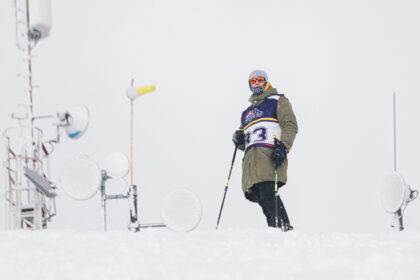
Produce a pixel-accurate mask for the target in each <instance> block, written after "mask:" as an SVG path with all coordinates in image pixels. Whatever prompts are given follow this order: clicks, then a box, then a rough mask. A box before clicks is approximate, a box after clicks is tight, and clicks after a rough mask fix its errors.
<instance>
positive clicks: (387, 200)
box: [381, 172, 407, 213]
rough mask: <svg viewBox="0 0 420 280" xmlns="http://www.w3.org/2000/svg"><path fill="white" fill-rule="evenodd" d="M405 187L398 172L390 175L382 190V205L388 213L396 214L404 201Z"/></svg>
mask: <svg viewBox="0 0 420 280" xmlns="http://www.w3.org/2000/svg"><path fill="white" fill-rule="evenodd" d="M406 192H407V187H406V184H405V182H404V179H403V177H402V176H401V175H400V174H399V173H398V172H393V173H392V174H390V175H389V176H388V177H387V179H386V181H385V185H384V187H383V189H382V196H381V199H382V205H383V207H384V209H385V211H387V212H389V213H395V212H397V211H398V210H399V209H400V208H401V206H402V205H403V203H404V202H405V200H406Z"/></svg>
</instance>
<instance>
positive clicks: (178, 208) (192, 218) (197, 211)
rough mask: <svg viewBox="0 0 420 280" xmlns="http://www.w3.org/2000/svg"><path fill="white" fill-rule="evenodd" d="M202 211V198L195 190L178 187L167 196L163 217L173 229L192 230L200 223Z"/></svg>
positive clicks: (166, 223) (165, 222)
mask: <svg viewBox="0 0 420 280" xmlns="http://www.w3.org/2000/svg"><path fill="white" fill-rule="evenodd" d="M201 212H202V210H201V202H200V199H199V198H198V197H197V196H196V195H195V194H194V193H193V192H191V191H190V190H187V189H177V190H174V191H172V192H171V193H169V194H168V195H167V196H166V197H165V199H164V202H163V207H162V219H163V222H164V224H165V225H166V226H167V227H168V228H169V229H171V230H173V231H184V232H185V231H192V230H193V229H194V228H196V227H197V226H198V224H199V223H200V220H201Z"/></svg>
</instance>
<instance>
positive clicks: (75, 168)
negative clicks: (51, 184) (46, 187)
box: [60, 155, 102, 200]
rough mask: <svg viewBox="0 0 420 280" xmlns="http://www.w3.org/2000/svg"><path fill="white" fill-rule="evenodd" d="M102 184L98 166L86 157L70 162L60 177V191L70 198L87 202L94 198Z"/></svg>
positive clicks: (78, 157)
mask: <svg viewBox="0 0 420 280" xmlns="http://www.w3.org/2000/svg"><path fill="white" fill-rule="evenodd" d="M101 183H102V172H101V170H100V169H99V167H98V165H97V164H96V163H95V162H94V161H93V160H92V159H90V158H89V157H88V156H86V155H81V156H77V157H75V158H74V159H72V160H70V161H69V162H68V163H67V164H66V166H65V167H64V169H63V172H62V173H61V177H60V187H61V189H62V190H63V191H64V192H65V193H66V194H67V195H68V196H70V197H71V198H73V199H76V200H87V199H89V198H91V197H92V196H94V195H95V194H96V192H97V191H98V190H99V188H100V186H101Z"/></svg>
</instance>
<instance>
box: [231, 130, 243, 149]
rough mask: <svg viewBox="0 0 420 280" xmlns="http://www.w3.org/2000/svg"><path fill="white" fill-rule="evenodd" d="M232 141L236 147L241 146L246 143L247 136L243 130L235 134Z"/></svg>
mask: <svg viewBox="0 0 420 280" xmlns="http://www.w3.org/2000/svg"><path fill="white" fill-rule="evenodd" d="M232 141H233V144H235V146H236V147H237V146H240V145H243V144H244V143H245V134H244V132H243V131H242V130H237V131H235V133H233V136H232Z"/></svg>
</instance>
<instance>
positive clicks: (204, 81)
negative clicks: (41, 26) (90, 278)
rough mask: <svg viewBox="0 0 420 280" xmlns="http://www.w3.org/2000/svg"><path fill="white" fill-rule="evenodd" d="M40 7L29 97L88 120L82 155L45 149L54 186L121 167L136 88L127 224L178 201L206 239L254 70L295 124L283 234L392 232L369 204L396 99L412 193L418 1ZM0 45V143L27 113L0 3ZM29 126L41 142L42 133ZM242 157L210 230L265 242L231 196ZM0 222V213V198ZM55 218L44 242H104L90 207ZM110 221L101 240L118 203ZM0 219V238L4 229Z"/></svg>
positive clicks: (64, 210) (68, 148)
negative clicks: (134, 188)
mask: <svg viewBox="0 0 420 280" xmlns="http://www.w3.org/2000/svg"><path fill="white" fill-rule="evenodd" d="M52 2H53V3H52V17H53V28H52V30H51V34H50V37H48V38H46V39H43V40H41V41H40V42H39V43H38V45H37V46H36V48H35V50H34V54H35V55H37V58H35V59H34V61H33V79H34V83H35V84H37V85H39V86H40V88H39V89H37V90H36V91H35V92H34V110H35V114H38V115H41V114H51V113H55V112H57V111H62V110H65V109H66V108H71V107H72V106H74V105H78V104H84V105H86V106H88V108H89V110H90V114H91V119H90V125H89V129H88V131H87V132H86V134H85V135H84V136H83V137H82V138H81V139H80V140H77V141H74V140H70V139H68V138H64V137H63V139H62V142H61V143H60V144H59V145H57V146H56V148H55V152H54V154H53V155H52V159H51V178H50V180H52V181H54V182H56V183H57V184H58V185H59V177H60V173H61V170H62V168H63V166H64V164H65V163H66V162H67V161H68V160H70V159H71V158H73V157H74V156H76V155H79V154H87V155H89V156H90V157H91V158H92V159H94V160H95V161H96V162H97V163H98V164H99V165H100V166H103V165H104V161H105V158H106V156H107V154H108V153H110V152H114V151H120V152H124V153H126V154H127V155H129V143H130V142H129V137H130V131H129V120H130V114H129V113H130V111H129V109H130V107H129V101H128V99H127V98H126V97H125V90H126V88H127V87H128V86H129V83H130V79H131V78H134V79H135V83H136V84H137V85H149V84H154V85H156V87H157V90H156V92H154V93H152V94H150V95H146V96H144V97H141V98H139V99H137V100H136V101H135V104H134V108H135V109H134V110H135V136H134V137H135V148H134V149H135V150H134V151H135V152H134V153H135V163H134V166H135V167H134V171H135V175H134V180H135V183H136V184H137V185H139V187H140V194H139V207H140V209H139V212H140V218H141V220H140V221H141V222H158V221H161V218H160V206H161V201H162V197H163V196H164V195H165V194H166V193H168V192H169V191H170V190H172V189H174V188H181V187H182V188H189V189H190V190H192V191H193V192H195V193H196V194H197V195H198V196H199V197H200V199H201V201H202V204H203V218H202V222H201V224H200V226H199V228H201V229H211V228H214V227H215V225H216V221H217V216H218V213H219V209H220V204H221V201H222V197H223V192H224V186H225V183H226V179H227V176H228V171H229V167H230V163H231V159H232V155H233V150H234V146H233V144H232V142H231V136H232V133H233V131H234V130H235V129H236V128H237V127H238V126H239V119H240V115H241V112H242V111H243V110H244V109H245V108H246V107H247V106H248V101H247V100H248V97H249V96H250V94H251V92H250V90H249V88H248V85H247V77H248V75H249V73H250V72H251V71H252V70H254V69H262V70H265V71H266V72H267V73H268V77H269V81H270V82H271V83H272V85H273V87H275V88H277V90H279V91H280V92H283V93H284V94H285V95H286V96H287V97H288V98H289V100H290V102H291V104H292V106H293V109H294V111H295V114H296V117H297V120H298V124H299V133H298V135H297V137H296V141H295V144H294V146H293V148H292V150H291V152H290V154H289V173H288V177H289V181H288V184H287V185H286V186H285V187H284V188H282V189H281V191H280V195H281V197H282V199H283V201H284V203H285V206H286V208H287V210H288V212H289V217H290V220H291V223H292V224H293V225H294V226H295V228H296V229H298V230H302V231H316V232H330V231H344V232H349V231H356V232H377V231H388V230H390V229H389V224H390V221H391V215H390V214H387V213H385V211H384V210H383V209H382V207H381V203H380V190H381V184H382V182H383V180H384V178H385V176H386V175H387V173H388V172H390V171H392V169H393V130H392V129H393V126H392V93H393V92H394V91H395V92H396V93H397V126H398V134H397V140H398V143H397V146H398V167H397V169H398V170H399V171H400V172H401V173H402V174H403V176H404V178H405V180H406V181H407V183H409V184H411V185H412V186H413V187H414V188H418V189H419V188H420V172H418V170H419V163H418V159H419V158H420V147H419V143H420V133H419V131H418V124H417V123H418V120H419V119H420V110H418V106H419V103H420V102H419V101H420V97H419V94H420V84H419V74H420V52H419V49H420V38H419V36H420V35H419V32H418V30H419V27H420V18H419V16H418V15H419V12H420V3H419V2H418V1H414V0H413V1H383V0H380V1H379V0H378V1H373V0H370V1H358V0H357V1H332V0H331V1H325V0H323V1H309V0H308V1H303V0H301V1H278V0H277V1H274V0H273V1H258V2H256V1H248V0H246V1H225V0H224V1H222V0H213V1H187V0H182V1H169V0H166V1H160V0H155V1H151V0H149V1H128V0H124V1H109V0H107V1H99V0H98V1H82V0H74V1H52ZM0 33H1V34H2V38H1V44H0V61H1V63H0V82H1V83H0V87H1V102H0V129H1V130H2V131H3V130H4V129H5V128H7V127H8V126H11V125H16V123H15V122H13V121H11V120H10V118H9V117H8V115H7V114H8V113H11V112H14V111H16V110H17V104H19V103H25V102H27V100H28V98H27V97H26V96H25V95H24V93H23V81H22V79H21V78H18V77H17V76H16V74H17V73H19V72H21V69H22V68H23V62H22V57H23V56H22V54H21V53H20V52H19V51H18V49H17V48H16V46H15V19H14V9H13V3H12V1H1V3H0ZM38 125H39V126H40V127H41V128H42V129H43V130H44V133H45V134H46V135H47V136H51V135H53V133H54V128H53V126H49V125H48V122H46V121H42V122H39V123H38ZM47 136H46V138H48V137H47ZM46 140H47V139H46ZM1 141H2V142H1V143H2V145H3V147H4V139H3V138H2V140H1ZM4 150H5V149H2V158H3V159H4ZM242 156H243V154H242V152H240V154H238V157H237V160H236V163H235V167H234V170H233V175H232V179H231V184H230V187H229V191H228V195H227V199H226V203H225V208H224V211H223V215H222V219H221V223H220V228H264V227H266V224H265V218H264V216H263V214H262V211H261V209H260V208H259V206H258V205H256V204H252V203H250V202H248V201H247V200H246V199H245V198H244V197H243V195H242V191H241V159H242ZM4 175H5V172H2V173H1V182H2V184H3V186H5V182H6V179H5V176H4ZM112 184H113V185H114V187H115V185H116V183H115V182H114V183H112ZM2 188H3V187H2ZM3 189H4V190H5V188H3ZM2 192H3V191H2ZM0 207H1V209H2V210H1V211H2V212H4V209H6V206H5V201H4V199H1V200H0ZM57 208H58V213H57V217H55V218H54V219H53V222H52V223H51V224H50V228H55V229H89V230H96V229H98V230H100V229H101V228H102V216H101V214H102V212H101V211H102V210H101V207H100V199H99V195H96V196H95V197H94V198H92V199H91V200H89V201H85V202H78V201H73V200H71V199H70V198H68V197H66V196H65V194H64V193H62V192H60V196H59V197H58V198H57ZM108 210H109V212H108V213H109V216H108V222H109V225H110V228H112V229H120V228H124V227H125V226H126V223H127V222H128V206H127V202H126V201H119V202H111V203H110V206H109V208H108ZM419 215H420V202H419V201H415V202H413V203H412V204H411V205H409V206H408V208H407V211H406V214H405V225H406V228H407V229H420V219H419ZM0 219H1V220H0V222H1V223H0V225H1V227H2V228H5V221H4V220H5V215H1V217H0Z"/></svg>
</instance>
